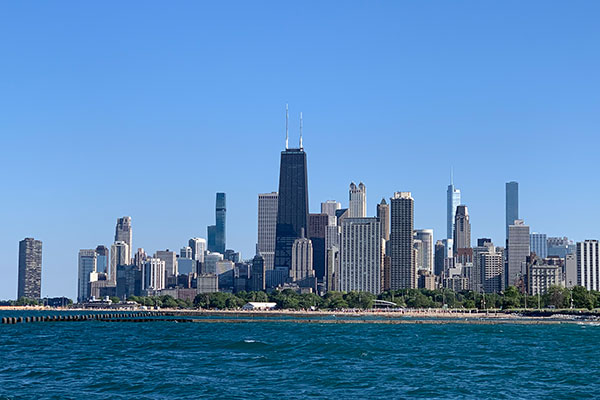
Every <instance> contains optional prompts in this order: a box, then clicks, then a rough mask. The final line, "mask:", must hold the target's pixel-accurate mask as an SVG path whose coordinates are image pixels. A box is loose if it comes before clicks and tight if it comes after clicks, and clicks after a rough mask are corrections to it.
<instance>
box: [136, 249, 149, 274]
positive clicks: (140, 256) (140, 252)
mask: <svg viewBox="0 0 600 400" xmlns="http://www.w3.org/2000/svg"><path fill="white" fill-rule="evenodd" d="M147 258H148V255H147V254H146V252H145V251H144V249H142V248H141V247H140V248H139V249H137V251H136V252H135V254H134V255H133V265H135V266H136V268H137V269H139V270H140V271H141V270H142V267H143V266H144V263H145V262H146V259H147Z"/></svg>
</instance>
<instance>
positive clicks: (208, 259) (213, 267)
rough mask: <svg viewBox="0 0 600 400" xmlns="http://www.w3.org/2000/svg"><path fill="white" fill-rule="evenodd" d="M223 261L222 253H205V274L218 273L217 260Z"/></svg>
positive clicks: (203, 271)
mask: <svg viewBox="0 0 600 400" xmlns="http://www.w3.org/2000/svg"><path fill="white" fill-rule="evenodd" d="M219 261H223V254H221V253H207V254H205V255H204V264H203V265H202V273H203V274H216V273H217V262H219Z"/></svg>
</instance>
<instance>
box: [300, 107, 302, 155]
mask: <svg viewBox="0 0 600 400" xmlns="http://www.w3.org/2000/svg"><path fill="white" fill-rule="evenodd" d="M300 148H301V149H302V111H300Z"/></svg>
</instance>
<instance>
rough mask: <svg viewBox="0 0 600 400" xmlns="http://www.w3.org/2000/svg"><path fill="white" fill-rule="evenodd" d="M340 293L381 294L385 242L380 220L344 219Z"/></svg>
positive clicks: (339, 275) (339, 278)
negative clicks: (382, 237)
mask: <svg viewBox="0 0 600 400" xmlns="http://www.w3.org/2000/svg"><path fill="white" fill-rule="evenodd" d="M341 228H342V239H341V249H340V266H339V274H338V281H339V290H341V291H345V292H349V291H353V290H355V291H364V292H370V293H373V294H379V293H380V292H381V284H382V261H383V258H382V239H381V223H380V222H379V219H378V218H345V219H344V221H343V222H342V227H341Z"/></svg>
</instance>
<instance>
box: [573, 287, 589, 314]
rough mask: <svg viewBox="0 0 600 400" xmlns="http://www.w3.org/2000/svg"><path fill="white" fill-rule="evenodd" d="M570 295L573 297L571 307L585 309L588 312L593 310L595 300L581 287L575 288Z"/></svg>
mask: <svg viewBox="0 0 600 400" xmlns="http://www.w3.org/2000/svg"><path fill="white" fill-rule="evenodd" d="M571 293H572V295H573V305H574V307H575V308H587V309H589V310H591V309H593V308H594V300H595V298H594V296H593V295H592V294H591V293H590V292H588V290H587V289H586V288H584V287H583V286H575V287H574V288H573V289H572V291H571Z"/></svg>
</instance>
